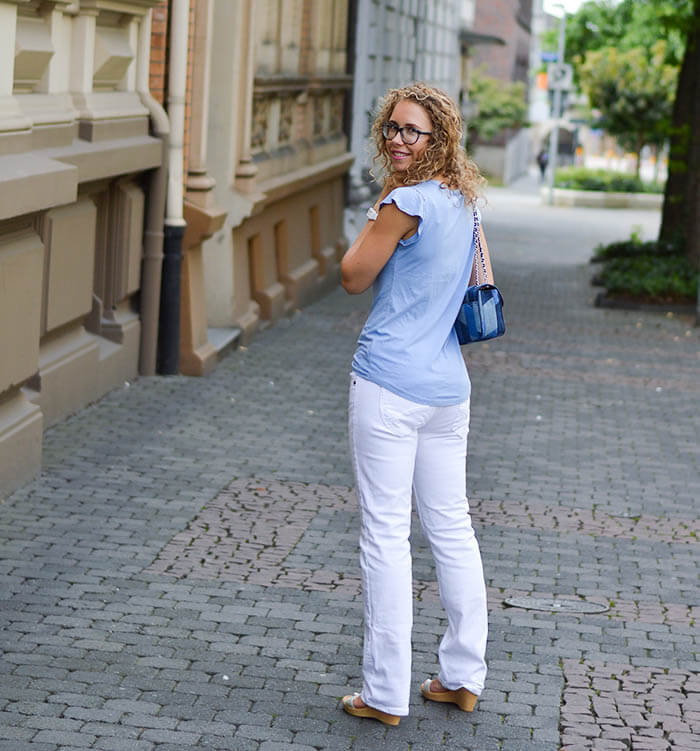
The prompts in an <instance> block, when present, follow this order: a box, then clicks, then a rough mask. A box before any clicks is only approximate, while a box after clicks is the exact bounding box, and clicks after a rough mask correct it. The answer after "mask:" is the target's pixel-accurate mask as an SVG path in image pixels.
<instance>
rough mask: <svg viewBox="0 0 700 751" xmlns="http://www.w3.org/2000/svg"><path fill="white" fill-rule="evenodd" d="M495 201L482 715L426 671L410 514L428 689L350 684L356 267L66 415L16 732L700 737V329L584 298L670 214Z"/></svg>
mask: <svg viewBox="0 0 700 751" xmlns="http://www.w3.org/2000/svg"><path fill="white" fill-rule="evenodd" d="M489 202H490V203H489V206H488V207H487V208H486V209H485V211H484V225H485V228H486V232H487V236H488V239H489V245H490V247H491V249H492V253H493V256H494V266H495V271H496V274H497V279H498V283H499V286H500V287H501V289H502V291H503V294H504V298H505V301H506V316H507V324H508V332H507V335H506V337H504V338H503V339H501V340H498V341H496V342H491V343H489V344H483V345H476V346H474V347H472V348H471V349H469V348H467V349H466V350H465V351H466V355H467V359H468V364H469V368H470V373H471V377H472V381H473V403H472V424H471V433H470V452H469V458H468V466H467V476H468V488H469V494H470V504H471V507H472V510H473V516H474V522H475V527H476V529H477V534H478V536H479V539H480V542H481V546H482V552H483V557H484V567H485V573H486V578H487V585H488V588H489V608H490V638H489V645H488V661H489V671H490V672H489V676H488V679H487V686H486V689H485V691H484V693H483V695H482V697H481V699H480V701H479V703H478V705H477V709H476V711H475V712H474V713H473V714H471V715H466V714H464V713H461V712H459V711H458V710H457V709H456V708H455V709H453V708H451V707H450V706H449V705H444V706H443V705H438V704H434V703H429V702H428V703H426V702H425V701H424V700H423V699H422V698H421V697H420V694H419V691H418V685H419V682H420V680H421V679H422V678H424V677H425V676H426V675H429V674H432V673H434V672H435V670H436V650H437V644H438V641H439V637H440V635H441V633H442V631H443V629H444V627H445V621H444V618H443V615H444V614H443V611H442V608H441V606H440V604H439V598H438V594H437V586H436V582H435V574H434V569H433V566H432V561H431V558H430V554H429V551H428V546H427V543H426V541H425V538H424V537H423V535H422V533H421V531H420V528H419V525H418V524H417V523H416V525H415V527H414V534H413V552H414V574H415V583H414V590H415V594H416V602H415V628H414V666H413V668H414V684H415V691H414V695H413V698H412V703H411V714H410V715H409V717H407V718H405V719H404V720H402V722H401V725H400V726H399V727H398V728H387V727H386V726H383V725H380V724H379V723H375V722H371V721H361V720H358V719H356V718H353V717H349V716H347V715H345V714H344V713H343V712H342V711H341V710H340V709H339V703H338V700H339V698H340V696H342V695H343V694H344V693H346V692H347V691H348V690H354V689H356V688H358V687H359V680H360V660H361V634H362V618H361V617H362V606H361V594H360V588H359V579H358V572H357V556H358V552H357V537H358V532H359V527H358V517H357V511H356V507H355V504H354V498H353V493H352V488H351V486H352V476H351V471H350V463H349V459H348V452H347V436H346V426H345V412H346V398H347V384H348V379H347V375H348V368H349V362H350V359H351V355H352V351H353V347H354V341H355V337H356V335H357V333H358V332H359V329H360V327H361V325H362V321H363V319H364V316H365V315H366V312H367V308H368V305H369V299H368V298H367V297H366V296H361V297H355V298H353V297H348V296H346V295H345V294H344V293H343V292H342V291H341V290H338V291H336V292H333V293H331V294H330V295H329V296H328V297H326V298H324V299H323V300H321V301H319V302H318V303H316V304H314V305H312V306H310V307H309V308H307V309H305V310H304V311H302V312H299V313H297V314H295V315H294V316H292V317H291V318H290V319H288V320H285V321H282V322H281V323H279V324H278V325H276V326H274V327H271V328H269V329H268V330H266V331H265V332H263V333H261V334H260V335H259V336H258V337H257V338H256V339H254V340H253V342H252V343H251V345H250V346H249V347H248V348H240V349H238V350H235V351H234V352H232V353H230V354H229V355H228V356H227V357H226V358H225V359H224V360H223V361H222V362H221V363H220V365H219V367H218V368H217V370H216V371H215V372H214V373H213V374H211V375H210V376H209V377H207V378H204V379H190V378H184V377H173V378H143V379H140V380H138V381H136V382H135V383H133V384H130V385H128V386H127V385H125V387H124V388H123V389H119V390H117V391H115V392H112V393H111V394H109V395H107V396H106V397H105V398H103V399H102V400H101V401H99V402H98V403H96V404H94V405H92V406H90V407H88V408H87V409H84V410H82V411H80V412H79V413H77V414H76V415H74V416H72V417H71V418H69V419H67V420H64V421H63V422H61V423H60V424H58V425H56V426H55V427H53V428H51V429H50V430H49V431H47V434H46V436H45V441H44V471H43V472H42V475H41V477H39V478H38V479H37V480H35V481H34V482H31V483H29V484H28V485H27V486H25V487H24V488H22V489H21V490H19V491H17V492H16V493H15V494H14V495H13V496H11V497H10V498H6V499H4V501H3V502H2V503H0V574H1V576H2V578H1V579H0V648H1V650H2V657H1V658H0V751H59V750H60V751H77V750H78V749H86V748H90V749H103V750H104V751H176V750H177V751H182V750H183V749H221V750H222V751H223V750H224V749H226V750H227V751H287V750H289V751H311V750H312V749H317V750H320V749H328V750H329V751H346V750H347V751H381V750H382V749H391V750H392V751H437V749H441V750H442V751H444V750H445V749H469V750H471V751H492V750H495V749H501V750H503V751H518V750H520V749H527V750H530V749H531V750H532V751H559V749H566V750H567V751H580V750H581V751H582V750H583V749H606V750H607V749H609V750H611V751H612V750H615V751H617V749H621V750H623V751H624V750H626V749H630V750H632V751H660V750H661V749H669V750H673V751H676V750H692V749H697V748H699V744H698V740H697V739H698V738H699V737H700V728H699V726H698V723H699V722H700V678H699V675H700V674H699V672H698V659H697V640H698V629H697V615H698V610H699V608H700V596H699V589H698V567H699V564H700V555H699V554H698V553H699V549H698V538H697V535H698V522H697V509H696V507H697V501H698V499H699V498H700V444H699V442H698V435H699V434H700V377H699V374H700V337H699V332H698V330H697V329H695V328H693V327H692V325H691V322H690V320H689V319H684V318H683V317H682V316H681V317H679V316H677V315H676V316H672V317H666V316H663V315H658V314H650V313H635V312H629V311H620V310H615V311H612V310H600V309H596V308H594V307H592V306H591V300H592V298H593V296H594V290H593V289H592V288H591V287H590V285H589V279H590V276H591V269H590V266H588V265H587V264H586V260H587V258H588V256H589V254H590V249H591V248H592V247H593V246H594V245H595V244H596V243H597V242H599V241H606V242H607V241H611V240H613V239H619V238H620V237H624V236H626V235H628V234H629V231H630V230H631V229H632V228H633V227H637V225H639V226H640V227H641V231H642V233H643V235H644V236H653V232H654V228H655V224H656V223H657V222H658V214H656V213H654V212H645V213H644V212H632V211H625V210H617V211H615V210H612V211H611V210H608V211H604V210H592V209H551V208H547V207H543V206H540V205H539V203H538V199H537V197H536V195H535V194H534V193H527V192H522V191H517V190H503V189H494V190H492V191H490V193H489ZM512 595H534V596H537V597H543V598H547V597H559V598H566V599H569V600H582V599H585V600H588V601H593V602H599V603H602V604H605V605H607V606H608V607H609V610H608V611H607V612H605V613H601V614H594V615H591V614H587V615H575V614H568V613H561V612H540V611H526V610H521V609H518V608H512V607H507V606H506V605H505V603H504V599H505V598H507V597H509V596H512Z"/></svg>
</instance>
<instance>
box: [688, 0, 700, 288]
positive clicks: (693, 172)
mask: <svg viewBox="0 0 700 751" xmlns="http://www.w3.org/2000/svg"><path fill="white" fill-rule="evenodd" d="M691 48H692V49H691ZM688 50H691V53H690V57H691V59H692V60H693V62H692V66H691V67H692V70H693V71H694V74H695V75H694V79H693V88H692V98H691V102H692V107H691V110H692V111H691V119H690V144H689V148H688V179H687V183H686V203H687V210H686V217H687V221H688V224H687V227H688V229H687V237H686V252H687V254H688V257H689V258H690V260H691V262H692V263H693V264H694V266H695V268H696V269H699V270H700V0H695V26H694V34H693V33H691V35H690V38H689V39H688ZM687 56H688V51H686V57H687ZM698 294H699V295H700V290H698ZM699 299H700V298H699Z"/></svg>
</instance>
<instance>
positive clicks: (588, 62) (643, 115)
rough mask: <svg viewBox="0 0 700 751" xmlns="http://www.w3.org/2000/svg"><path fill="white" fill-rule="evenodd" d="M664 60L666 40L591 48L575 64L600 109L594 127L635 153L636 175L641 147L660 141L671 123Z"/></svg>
mask: <svg viewBox="0 0 700 751" xmlns="http://www.w3.org/2000/svg"><path fill="white" fill-rule="evenodd" d="M665 59H666V42H665V41H657V42H656V43H655V44H654V45H653V46H652V47H651V49H650V50H645V49H642V48H641V47H635V48H632V49H630V50H628V51H626V52H621V51H619V50H618V49H616V48H615V47H606V48H603V49H599V50H593V51H590V52H587V53H586V57H585V59H584V61H583V63H581V64H579V66H578V72H579V76H580V80H581V86H582V88H583V90H584V92H585V93H586V94H587V96H588V99H589V101H590V104H591V107H593V108H594V109H595V110H598V111H599V113H600V117H599V119H598V122H597V123H596V125H597V126H598V127H601V128H603V129H605V130H606V131H607V132H608V133H610V134H611V135H613V136H617V138H618V139H619V140H620V142H621V143H622V144H623V145H624V146H626V147H627V148H629V149H631V150H632V151H634V152H635V153H636V154H637V170H636V171H637V176H639V166H640V154H641V150H642V147H643V146H645V145H647V144H654V145H656V146H660V145H662V144H663V142H664V141H665V140H666V137H667V133H668V128H669V124H670V121H671V111H672V107H673V92H674V90H675V85H676V75H677V69H676V68H675V67H674V66H672V65H669V64H668V63H665V62H664V60H665Z"/></svg>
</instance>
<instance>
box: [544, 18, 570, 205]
mask: <svg viewBox="0 0 700 751" xmlns="http://www.w3.org/2000/svg"><path fill="white" fill-rule="evenodd" d="M558 7H560V8H561V11H562V13H561V24H560V25H559V51H558V53H557V63H558V64H559V65H562V64H563V62H564V48H565V44H566V10H565V9H564V6H563V5H559V6H558ZM553 110H554V112H553V114H554V127H553V128H552V132H551V133H550V135H549V172H548V174H547V183H548V186H549V201H548V203H549V205H550V206H551V205H552V204H553V203H554V173H555V172H556V169H557V158H558V156H559V120H560V118H561V89H560V88H559V87H557V88H556V89H554V108H553Z"/></svg>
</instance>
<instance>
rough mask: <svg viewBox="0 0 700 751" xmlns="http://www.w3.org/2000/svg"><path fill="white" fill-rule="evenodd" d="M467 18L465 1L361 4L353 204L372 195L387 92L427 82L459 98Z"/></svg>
mask: <svg viewBox="0 0 700 751" xmlns="http://www.w3.org/2000/svg"><path fill="white" fill-rule="evenodd" d="M461 16H462V9H461V2H460V0H430V1H428V0H357V27H356V30H355V50H354V55H355V70H354V73H355V84H354V88H353V93H352V133H351V148H352V153H353V156H354V157H355V161H354V164H353V166H352V168H351V173H350V178H351V180H350V181H351V188H350V199H351V201H353V202H360V201H363V200H366V198H367V196H368V195H369V192H370V188H369V187H368V186H369V185H371V182H372V181H371V178H370V176H369V174H368V172H369V169H370V168H371V165H372V161H371V158H372V156H371V152H370V149H369V146H368V138H369V133H370V127H371V123H372V120H373V119H374V113H375V111H376V109H377V104H378V102H379V99H380V98H381V97H382V96H383V95H384V94H385V92H386V91H387V89H389V88H395V87H399V86H405V85H407V84H409V83H412V82H413V81H425V82H426V83H429V84H431V85H433V86H438V87H440V88H442V89H444V90H445V91H447V92H448V93H449V94H450V95H451V96H452V97H454V98H455V99H457V98H458V95H459V86H460V75H461V70H460V58H459V39H458V35H459V28H460V20H461Z"/></svg>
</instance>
